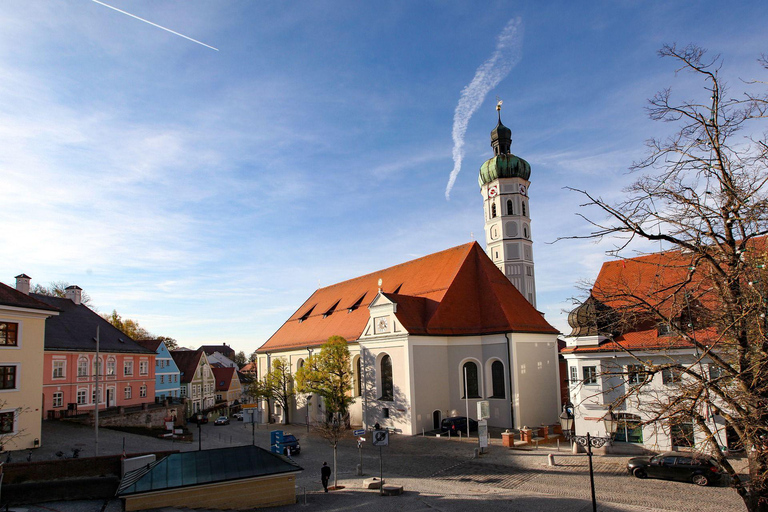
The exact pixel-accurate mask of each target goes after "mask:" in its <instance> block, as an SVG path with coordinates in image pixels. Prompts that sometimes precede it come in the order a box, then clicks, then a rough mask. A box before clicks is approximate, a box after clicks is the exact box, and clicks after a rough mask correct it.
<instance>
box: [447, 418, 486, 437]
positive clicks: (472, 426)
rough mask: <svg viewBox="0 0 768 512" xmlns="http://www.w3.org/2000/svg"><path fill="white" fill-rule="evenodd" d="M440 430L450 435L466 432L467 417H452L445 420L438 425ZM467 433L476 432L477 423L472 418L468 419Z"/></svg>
mask: <svg viewBox="0 0 768 512" xmlns="http://www.w3.org/2000/svg"><path fill="white" fill-rule="evenodd" d="M440 429H441V430H449V431H450V432H451V434H455V433H456V432H462V433H466V432H467V417H466V416H453V417H451V418H445V419H444V420H443V421H442V422H441V423H440ZM469 431H470V432H476V431H477V422H476V421H475V420H473V419H472V418H469Z"/></svg>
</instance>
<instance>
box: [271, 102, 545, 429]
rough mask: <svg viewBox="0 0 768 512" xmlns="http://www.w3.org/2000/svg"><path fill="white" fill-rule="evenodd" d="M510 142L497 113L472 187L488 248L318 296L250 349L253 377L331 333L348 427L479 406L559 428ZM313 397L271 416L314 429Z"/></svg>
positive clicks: (503, 422) (401, 268)
mask: <svg viewBox="0 0 768 512" xmlns="http://www.w3.org/2000/svg"><path fill="white" fill-rule="evenodd" d="M497 110H499V107H497ZM511 142H512V133H511V130H510V129H509V128H507V127H506V126H504V125H503V124H502V122H501V114H500V112H499V120H498V125H497V126H496V128H494V130H493V131H492V132H491V147H492V148H493V153H494V154H493V156H492V157H491V158H490V159H489V160H487V161H486V162H485V163H484V164H483V165H482V166H481V167H480V174H479V180H478V181H479V185H480V193H481V195H482V201H483V203H482V204H483V215H484V218H485V237H486V249H485V251H483V249H482V248H481V247H480V245H479V244H478V243H476V242H472V243H469V244H465V245H460V246H458V247H453V248H450V249H446V250H444V251H440V252H437V253H434V254H430V255H427V256H424V257H421V258H418V259H415V260H412V261H408V262H405V263H402V264H400V265H395V266H393V267H390V268H386V269H382V270H378V271H376V272H372V273H370V274H366V275H363V276H359V277H356V278H353V279H349V280H347V281H343V282H340V283H336V284H334V285H331V286H327V287H324V288H320V289H318V290H316V291H315V292H314V293H313V294H312V295H311V296H310V297H309V298H308V299H307V300H306V301H305V302H304V304H302V305H301V306H300V307H299V308H298V309H297V310H296V312H295V313H294V314H293V315H291V317H290V318H288V320H287V321H286V322H285V323H284V324H283V325H282V326H281V327H280V328H279V329H278V330H277V332H275V333H274V334H273V335H272V336H271V337H270V338H269V339H268V340H267V341H266V342H265V343H264V345H262V346H261V347H260V348H259V349H258V350H257V354H258V357H257V365H258V374H259V375H265V374H266V373H267V372H268V371H269V368H270V367H271V365H272V361H273V360H274V359H275V358H283V359H285V360H286V361H288V362H289V363H290V367H291V369H292V370H293V371H294V372H295V371H296V370H298V369H299V368H300V367H301V366H302V365H303V364H304V361H305V360H306V359H307V357H309V356H311V355H312V353H313V352H315V351H319V349H320V347H321V346H322V344H323V343H324V342H325V341H326V340H327V339H328V338H329V337H330V336H334V335H337V336H343V337H344V338H345V339H346V340H347V341H348V342H349V350H350V354H351V361H352V373H353V386H352V393H353V395H354V397H355V402H354V404H353V405H352V407H351V421H352V424H353V425H361V426H363V427H364V428H368V427H370V426H372V425H374V424H376V423H379V424H380V425H381V426H382V427H389V428H392V429H394V430H395V431H396V432H401V433H403V434H407V435H414V434H418V433H421V432H422V431H429V430H433V429H436V428H439V427H440V423H441V421H442V419H443V418H446V417H449V416H454V415H458V416H467V415H468V416H469V417H471V418H476V414H477V413H476V411H477V402H478V401H480V400H487V401H488V402H489V404H490V411H489V412H490V418H488V425H489V426H494V427H503V428H522V427H524V426H539V425H541V424H552V423H557V421H558V419H557V418H558V414H559V412H560V385H559V375H558V352H557V336H558V331H557V330H556V329H555V328H554V327H552V326H551V325H550V324H549V323H548V322H547V321H546V320H545V319H544V317H543V315H542V314H541V313H540V312H538V311H537V310H536V287H535V279H534V278H535V275H534V264H533V240H532V234H531V221H530V205H529V204H528V187H529V186H530V181H529V178H530V174H531V167H530V165H529V164H528V162H526V161H525V160H523V159H522V158H520V157H517V156H515V155H513V154H512V153H511V152H510V146H511ZM478 210H479V208H478ZM318 402H319V400H317V399H314V400H313V399H312V397H297V399H296V401H295V404H294V406H293V407H292V408H291V410H289V411H281V410H278V409H273V410H272V414H273V415H277V417H278V418H279V419H281V420H282V419H285V415H286V414H287V420H288V421H289V422H292V423H304V422H308V423H310V424H311V423H314V422H318V421H322V418H324V414H325V411H324V410H323V404H322V403H318ZM266 416H267V415H264V418H265V419H266Z"/></svg>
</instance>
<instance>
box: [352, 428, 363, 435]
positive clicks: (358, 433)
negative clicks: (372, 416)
mask: <svg viewBox="0 0 768 512" xmlns="http://www.w3.org/2000/svg"><path fill="white" fill-rule="evenodd" d="M352 435H354V436H364V435H365V430H363V429H360V430H354V431H352Z"/></svg>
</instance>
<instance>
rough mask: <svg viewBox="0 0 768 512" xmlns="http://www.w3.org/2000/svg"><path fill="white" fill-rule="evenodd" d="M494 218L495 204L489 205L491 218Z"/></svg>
mask: <svg viewBox="0 0 768 512" xmlns="http://www.w3.org/2000/svg"><path fill="white" fill-rule="evenodd" d="M494 217H496V203H491V218H494Z"/></svg>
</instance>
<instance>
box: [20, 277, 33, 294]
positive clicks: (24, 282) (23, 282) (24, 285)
mask: <svg viewBox="0 0 768 512" xmlns="http://www.w3.org/2000/svg"><path fill="white" fill-rule="evenodd" d="M30 279H32V278H31V277H29V276H28V275H27V274H19V275H17V276H16V289H17V290H18V291H20V292H21V293H23V294H24V295H29V280H30Z"/></svg>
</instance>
